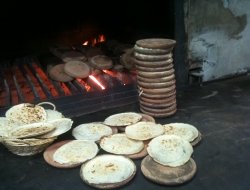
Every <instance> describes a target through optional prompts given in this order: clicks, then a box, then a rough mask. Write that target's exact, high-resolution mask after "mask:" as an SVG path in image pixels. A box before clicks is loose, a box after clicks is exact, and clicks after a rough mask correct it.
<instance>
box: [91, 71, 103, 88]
mask: <svg viewBox="0 0 250 190" xmlns="http://www.w3.org/2000/svg"><path fill="white" fill-rule="evenodd" d="M89 78H90V79H91V80H92V81H94V82H95V83H96V84H97V85H98V86H99V87H100V88H101V89H102V90H104V89H105V87H104V86H103V85H102V84H101V83H100V82H99V81H98V80H97V79H96V78H95V77H94V76H93V75H89Z"/></svg>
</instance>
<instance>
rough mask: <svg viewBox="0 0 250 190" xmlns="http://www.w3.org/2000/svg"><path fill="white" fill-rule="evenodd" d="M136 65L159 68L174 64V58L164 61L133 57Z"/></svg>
mask: <svg viewBox="0 0 250 190" xmlns="http://www.w3.org/2000/svg"><path fill="white" fill-rule="evenodd" d="M133 61H134V63H135V65H138V66H142V67H153V68H158V67H166V66H168V65H170V64H173V59H172V58H170V59H167V60H164V61H141V60H138V59H133Z"/></svg>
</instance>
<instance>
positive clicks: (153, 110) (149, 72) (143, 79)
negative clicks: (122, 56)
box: [134, 38, 177, 117]
mask: <svg viewBox="0 0 250 190" xmlns="http://www.w3.org/2000/svg"><path fill="white" fill-rule="evenodd" d="M175 44H176V41H175V40H172V39H165V38H150V39H141V40H138V41H136V44H135V46H134V57H135V60H134V61H135V65H136V69H137V87H138V93H139V103H140V110H141V112H142V113H145V114H148V115H151V116H154V117H167V116H171V115H173V114H175V113H176V110H177V104H176V85H175V84H176V81H175V70H174V64H173V54H172V51H173V48H174V46H175Z"/></svg>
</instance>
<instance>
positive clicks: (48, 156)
mask: <svg viewBox="0 0 250 190" xmlns="http://www.w3.org/2000/svg"><path fill="white" fill-rule="evenodd" d="M70 141H72V140H64V141H60V142H58V143H55V144H52V145H51V146H49V147H48V148H47V149H46V150H45V151H44V152H43V158H44V160H45V161H46V162H47V163H48V164H49V165H51V166H54V167H56V168H75V167H77V166H80V165H81V163H79V164H60V163H58V162H56V161H54V159H53V155H54V153H55V151H56V150H57V149H58V148H60V147H61V146H62V145H64V144H66V143H68V142H70Z"/></svg>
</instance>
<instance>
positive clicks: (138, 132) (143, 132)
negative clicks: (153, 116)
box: [125, 121, 164, 140]
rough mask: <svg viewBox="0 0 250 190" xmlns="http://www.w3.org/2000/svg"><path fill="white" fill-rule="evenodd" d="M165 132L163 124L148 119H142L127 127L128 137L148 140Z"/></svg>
mask: <svg viewBox="0 0 250 190" xmlns="http://www.w3.org/2000/svg"><path fill="white" fill-rule="evenodd" d="M163 133H164V127H163V126H162V125H161V124H157V123H154V122H148V121H140V122H138V123H136V124H133V125H129V126H127V127H126V129H125V134H126V135H127V137H128V138H131V139H135V140H148V139H152V138H154V137H157V136H159V135H162V134H163Z"/></svg>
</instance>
